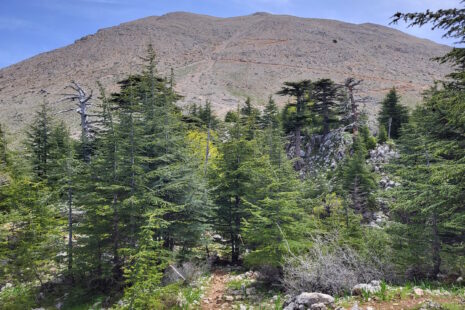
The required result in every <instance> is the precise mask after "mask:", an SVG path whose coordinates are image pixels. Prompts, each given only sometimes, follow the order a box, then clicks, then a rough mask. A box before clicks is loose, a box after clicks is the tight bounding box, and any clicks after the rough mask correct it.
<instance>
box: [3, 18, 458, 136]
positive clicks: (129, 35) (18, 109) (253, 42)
mask: <svg viewBox="0 0 465 310" xmlns="http://www.w3.org/2000/svg"><path fill="white" fill-rule="evenodd" d="M149 43H152V44H153V46H154V48H155V50H156V52H157V55H158V61H159V66H158V68H159V71H160V73H161V74H163V75H166V76H168V75H169V74H170V68H173V69H174V73H175V79H176V89H177V91H178V92H179V93H181V94H182V95H183V96H184V99H183V102H182V103H181V104H185V103H192V102H196V103H203V102H205V100H207V99H208V100H210V101H211V102H212V104H213V107H214V108H215V110H216V111H217V113H218V114H220V115H222V114H224V113H225V112H226V111H227V110H229V109H232V108H235V107H236V106H237V104H238V103H240V102H242V101H243V100H244V98H245V97H246V96H251V97H252V99H253V100H254V102H255V103H257V104H263V103H264V102H265V101H266V100H267V98H268V96H269V95H271V94H274V93H276V91H278V90H279V89H280V86H281V85H282V83H283V82H284V81H290V80H299V79H308V78H310V79H316V78H321V77H330V78H332V79H334V80H335V81H336V82H342V81H343V80H344V79H345V78H346V77H348V76H353V77H356V78H359V79H363V80H364V83H363V89H362V92H363V95H365V96H370V97H371V98H372V100H371V101H370V102H369V103H367V105H366V107H365V109H366V110H367V111H368V112H369V113H370V114H371V115H374V113H375V112H376V110H377V108H378V106H379V105H378V104H377V102H379V99H381V98H382V97H383V96H384V94H385V93H386V92H387V91H388V89H389V88H391V87H393V86H396V87H397V89H398V90H399V92H400V94H401V95H402V96H403V99H404V102H405V103H407V104H412V103H414V102H416V101H418V100H419V99H420V98H421V92H422V91H423V90H425V89H427V88H428V87H429V86H430V85H431V84H432V82H433V81H434V80H435V79H440V78H442V77H443V76H444V75H445V74H446V73H447V72H448V71H449V70H450V68H448V67H447V66H445V65H440V64H438V63H436V62H434V61H431V60H430V59H431V58H432V57H436V56H440V55H443V54H445V53H446V52H447V51H448V50H449V49H450V47H448V46H444V45H439V44H436V43H434V42H431V41H429V40H424V39H419V38H416V37H413V36H410V35H407V34H405V33H402V32H400V31H398V30H395V29H392V28H388V27H384V26H380V25H375V24H350V23H345V22H340V21H334V20H324V19H308V18H299V17H294V16H286V15H271V14H267V13H255V14H253V15H249V16H241V17H232V18H217V17H212V16H205V15H196V14H191V13H170V14H166V15H163V16H151V17H147V18H143V19H139V20H136V21H133V22H128V23H124V24H121V25H119V26H115V27H111V28H106V29H102V30H99V31H98V32H97V33H95V34H92V35H88V36H86V37H83V38H81V39H79V40H77V41H76V42H75V43H74V44H71V45H69V46H66V47H63V48H59V49H56V50H53V51H50V52H47V53H43V54H40V55H37V56H35V57H32V58H30V59H27V60H25V61H22V62H20V63H18V64H15V65H12V66H10V67H7V68H4V69H1V70H0V123H5V124H6V125H7V127H8V128H9V130H10V132H17V131H19V130H21V129H23V128H24V127H25V126H26V125H27V124H28V122H29V121H30V119H31V117H32V115H33V111H34V110H35V108H36V107H37V106H38V104H40V103H41V102H43V101H44V100H46V101H47V102H49V103H51V104H52V106H53V109H54V110H56V111H59V110H65V109H67V108H69V107H72V104H71V103H69V102H59V100H60V99H61V98H62V97H63V96H62V95H60V94H62V93H64V92H65V90H64V87H65V86H66V85H68V84H69V82H70V81H71V80H75V81H76V82H78V83H80V84H82V85H83V86H84V87H85V88H87V89H93V90H94V98H95V100H97V86H96V81H100V82H101V83H102V84H103V85H104V86H105V87H106V88H107V90H108V92H110V91H115V90H117V88H116V86H115V85H116V82H117V81H118V80H120V79H121V78H123V77H125V76H126V75H127V74H129V73H136V72H140V70H141V68H142V63H143V61H142V60H141V58H140V56H144V55H145V53H146V50H147V45H148V44H149ZM275 97H276V99H278V102H280V103H284V102H285V101H286V100H287V98H282V97H277V96H275ZM75 114H76V115H75ZM60 117H63V118H65V119H66V120H67V122H68V123H69V124H72V126H73V127H74V128H75V126H77V125H78V123H79V120H78V115H77V113H71V114H69V113H68V114H60Z"/></svg>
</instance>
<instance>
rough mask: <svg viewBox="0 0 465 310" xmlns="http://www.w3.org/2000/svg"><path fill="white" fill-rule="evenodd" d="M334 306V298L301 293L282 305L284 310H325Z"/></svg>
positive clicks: (319, 294) (318, 294)
mask: <svg viewBox="0 0 465 310" xmlns="http://www.w3.org/2000/svg"><path fill="white" fill-rule="evenodd" d="M333 304H334V297H332V296H330V295H327V294H322V293H307V292H304V293H301V294H300V295H297V296H294V297H292V298H289V299H288V300H287V301H286V302H285V303H284V310H303V309H312V310H325V309H327V308H328V307H330V306H332V305H333Z"/></svg>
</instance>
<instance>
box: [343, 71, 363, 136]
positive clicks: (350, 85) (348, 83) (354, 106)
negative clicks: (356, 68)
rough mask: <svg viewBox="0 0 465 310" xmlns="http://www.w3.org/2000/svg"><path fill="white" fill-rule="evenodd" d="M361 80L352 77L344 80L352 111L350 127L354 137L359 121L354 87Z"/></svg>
mask: <svg viewBox="0 0 465 310" xmlns="http://www.w3.org/2000/svg"><path fill="white" fill-rule="evenodd" d="M361 82H362V81H361V80H355V79H354V78H348V79H346V81H345V84H344V86H345V87H346V89H347V92H348V94H349V100H350V108H351V112H352V122H353V127H352V135H353V137H354V138H355V136H357V134H358V130H359V128H358V123H359V114H358V104H357V101H355V96H354V92H355V87H356V86H357V85H359V84H360V83H361Z"/></svg>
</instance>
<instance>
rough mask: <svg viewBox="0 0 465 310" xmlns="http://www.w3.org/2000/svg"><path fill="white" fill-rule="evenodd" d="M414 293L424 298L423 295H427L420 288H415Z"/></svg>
mask: <svg viewBox="0 0 465 310" xmlns="http://www.w3.org/2000/svg"><path fill="white" fill-rule="evenodd" d="M413 292H414V293H415V295H417V296H423V295H425V292H423V290H422V289H421V288H419V287H415V288H414V289H413Z"/></svg>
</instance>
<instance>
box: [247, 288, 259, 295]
mask: <svg viewBox="0 0 465 310" xmlns="http://www.w3.org/2000/svg"><path fill="white" fill-rule="evenodd" d="M256 292H257V290H256V289H255V287H248V288H246V289H245V293H246V294H247V295H254V294H255V293H256Z"/></svg>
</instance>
